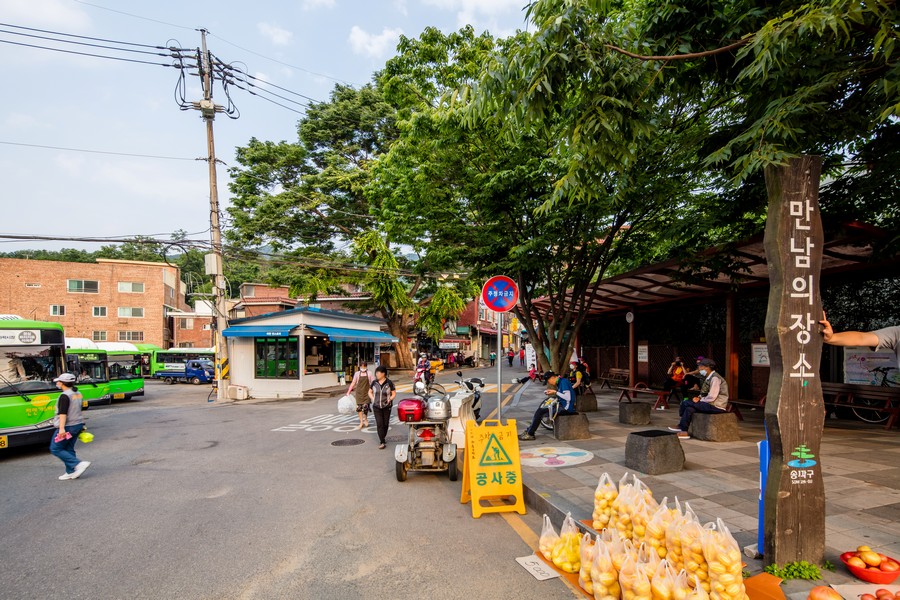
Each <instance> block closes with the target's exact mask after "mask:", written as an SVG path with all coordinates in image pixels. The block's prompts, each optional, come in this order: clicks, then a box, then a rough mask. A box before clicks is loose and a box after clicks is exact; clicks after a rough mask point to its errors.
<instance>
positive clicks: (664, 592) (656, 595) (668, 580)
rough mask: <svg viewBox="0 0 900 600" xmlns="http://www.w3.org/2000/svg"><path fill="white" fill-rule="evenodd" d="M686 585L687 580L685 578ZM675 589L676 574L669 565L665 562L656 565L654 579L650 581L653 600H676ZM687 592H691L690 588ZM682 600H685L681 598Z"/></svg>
mask: <svg viewBox="0 0 900 600" xmlns="http://www.w3.org/2000/svg"><path fill="white" fill-rule="evenodd" d="M682 572H683V571H682ZM686 585H687V578H685V586H686ZM675 587H676V578H675V573H673V572H672V568H671V567H670V566H669V563H667V562H666V561H664V560H661V561H659V564H657V565H656V570H655V571H654V572H653V577H652V578H651V579H650V593H651V594H652V595H653V600H675ZM687 591H690V588H688V590H687ZM680 600H684V599H683V598H681V599H680Z"/></svg>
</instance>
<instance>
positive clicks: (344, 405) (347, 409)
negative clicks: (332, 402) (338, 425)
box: [338, 394, 356, 415]
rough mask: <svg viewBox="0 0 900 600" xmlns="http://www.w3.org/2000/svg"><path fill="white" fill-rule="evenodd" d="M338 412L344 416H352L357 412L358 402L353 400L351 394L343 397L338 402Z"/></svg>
mask: <svg viewBox="0 0 900 600" xmlns="http://www.w3.org/2000/svg"><path fill="white" fill-rule="evenodd" d="M338 412H339V413H340V414H342V415H352V414H353V413H355V412H356V400H354V399H353V396H351V395H350V394H347V395H346V396H341V398H340V400H338Z"/></svg>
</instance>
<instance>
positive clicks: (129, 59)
mask: <svg viewBox="0 0 900 600" xmlns="http://www.w3.org/2000/svg"><path fill="white" fill-rule="evenodd" d="M0 43H3V44H12V45H13V46H24V47H26V48H40V49H41V50H51V51H53V52H62V53H63V54H77V55H79V56H93V57H95V58H106V59H109V60H119V61H122V62H130V63H138V64H143V65H156V66H158V67H170V68H177V67H176V65H168V64H166V63H158V62H152V61H149V60H137V59H134V58H122V57H119V56H107V55H105V54H92V53H90V52H78V51H76V50H63V49H62V48H51V47H49V46H38V45H36V44H25V43H23V42H13V41H10V40H0Z"/></svg>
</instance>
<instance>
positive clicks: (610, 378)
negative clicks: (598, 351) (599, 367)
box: [592, 369, 630, 390]
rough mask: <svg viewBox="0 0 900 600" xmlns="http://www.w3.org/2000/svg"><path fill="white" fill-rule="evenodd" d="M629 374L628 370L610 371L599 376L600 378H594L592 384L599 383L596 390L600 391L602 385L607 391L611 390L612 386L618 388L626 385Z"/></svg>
mask: <svg viewBox="0 0 900 600" xmlns="http://www.w3.org/2000/svg"><path fill="white" fill-rule="evenodd" d="M629 374H630V371H629V370H628V369H610V370H608V371H606V372H605V373H603V374H602V375H600V377H597V378H595V379H594V380H593V381H592V383H595V382H597V381H599V382H600V387H598V388H597V389H599V390H602V389H603V386H604V385H605V386H606V387H608V388H609V389H613V384H615V385H617V386H619V385H625V384H626V383H628V376H629Z"/></svg>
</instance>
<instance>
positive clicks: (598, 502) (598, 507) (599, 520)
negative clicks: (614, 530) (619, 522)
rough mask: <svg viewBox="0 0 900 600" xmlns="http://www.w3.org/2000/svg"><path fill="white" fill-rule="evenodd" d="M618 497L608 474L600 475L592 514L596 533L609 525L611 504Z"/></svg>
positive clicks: (614, 485)
mask: <svg viewBox="0 0 900 600" xmlns="http://www.w3.org/2000/svg"><path fill="white" fill-rule="evenodd" d="M618 495H619V490H618V488H616V484H615V483H613V480H612V477H610V476H609V473H604V474H603V475H601V476H600V482H599V483H598V484H597V489H596V490H594V514H593V515H592V517H593V519H594V523H593V525H594V529H596V530H597V531H600V530H601V529H604V528H605V527H606V526H607V524H609V515H610V512H611V511H612V503H613V501H614V500H615V499H616V496H618Z"/></svg>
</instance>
